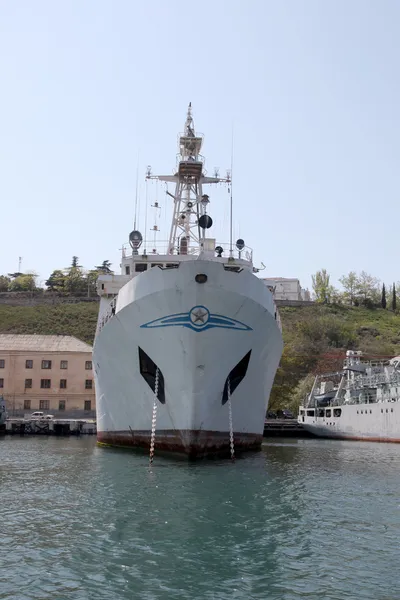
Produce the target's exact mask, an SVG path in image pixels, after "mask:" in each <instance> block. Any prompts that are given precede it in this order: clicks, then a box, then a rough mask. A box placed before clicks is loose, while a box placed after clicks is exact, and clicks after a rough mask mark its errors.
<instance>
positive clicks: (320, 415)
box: [317, 408, 325, 417]
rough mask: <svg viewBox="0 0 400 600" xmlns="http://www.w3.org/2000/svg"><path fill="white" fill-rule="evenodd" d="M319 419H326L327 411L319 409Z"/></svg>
mask: <svg viewBox="0 0 400 600" xmlns="http://www.w3.org/2000/svg"><path fill="white" fill-rule="evenodd" d="M317 416H318V417H324V416H325V411H324V409H323V408H320V409H318V415H317Z"/></svg>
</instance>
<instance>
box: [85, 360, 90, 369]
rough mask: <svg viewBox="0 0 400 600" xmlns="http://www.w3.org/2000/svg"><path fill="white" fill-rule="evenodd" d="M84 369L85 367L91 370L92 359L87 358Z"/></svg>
mask: <svg viewBox="0 0 400 600" xmlns="http://www.w3.org/2000/svg"><path fill="white" fill-rule="evenodd" d="M85 369H86V371H91V370H92V361H91V360H87V361H86V362H85Z"/></svg>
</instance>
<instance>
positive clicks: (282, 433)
mask: <svg viewBox="0 0 400 600" xmlns="http://www.w3.org/2000/svg"><path fill="white" fill-rule="evenodd" d="M263 435H264V437H296V438H310V437H314V436H313V435H312V434H311V433H309V432H308V431H306V430H305V429H304V427H303V426H302V425H301V423H299V422H298V421H297V420H296V419H266V421H265V423H264V434H263Z"/></svg>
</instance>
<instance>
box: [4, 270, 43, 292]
mask: <svg viewBox="0 0 400 600" xmlns="http://www.w3.org/2000/svg"><path fill="white" fill-rule="evenodd" d="M9 290H10V292H34V291H35V290H37V287H36V274H35V273H24V274H23V275H18V277H15V279H13V280H12V282H11V283H10V286H9Z"/></svg>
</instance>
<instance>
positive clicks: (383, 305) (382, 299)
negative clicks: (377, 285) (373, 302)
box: [381, 284, 386, 308]
mask: <svg viewBox="0 0 400 600" xmlns="http://www.w3.org/2000/svg"><path fill="white" fill-rule="evenodd" d="M381 306H382V308H386V288H385V284H383V285H382V298H381Z"/></svg>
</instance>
